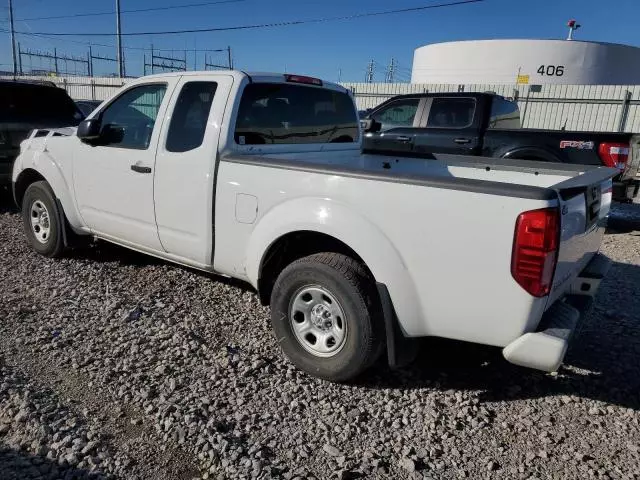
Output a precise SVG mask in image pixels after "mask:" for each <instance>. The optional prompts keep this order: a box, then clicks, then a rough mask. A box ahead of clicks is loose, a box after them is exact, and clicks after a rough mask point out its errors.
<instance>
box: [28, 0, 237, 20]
mask: <svg viewBox="0 0 640 480" xmlns="http://www.w3.org/2000/svg"><path fill="white" fill-rule="evenodd" d="M245 1H246V0H219V1H216V2H201V3H188V4H186V5H167V6H165V7H150V8H137V9H133V10H121V11H120V13H143V12H157V11H161V10H174V9H178V8H195V7H208V6H211V5H221V4H224V3H240V2H245ZM115 14H116V12H115V10H113V11H110V12H95V13H75V14H72V15H55V16H52V17H32V18H19V19H17V20H16V21H29V22H34V21H36V20H56V19H59V18H80V17H100V16H104V15H115Z"/></svg>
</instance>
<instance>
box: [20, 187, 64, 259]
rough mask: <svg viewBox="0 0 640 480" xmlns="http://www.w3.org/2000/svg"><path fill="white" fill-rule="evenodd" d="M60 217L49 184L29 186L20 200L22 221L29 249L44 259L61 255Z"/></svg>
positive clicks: (62, 248)
mask: <svg viewBox="0 0 640 480" xmlns="http://www.w3.org/2000/svg"><path fill="white" fill-rule="evenodd" d="M61 217H62V216H61V215H60V212H59V210H58V205H57V204H56V201H55V197H54V194H53V191H52V190H51V187H50V186H49V184H48V183H47V182H45V181H40V182H35V183H32V184H31V185H29V187H28V188H27V190H26V192H25V194H24V198H23V199H22V221H23V224H24V230H25V234H26V235H27V240H28V241H29V244H30V245H31V248H33V249H34V250H35V251H36V252H38V253H39V254H41V255H44V256H46V257H59V256H60V255H62V252H63V251H64V242H63V238H62V229H63V228H64V225H61V224H60V218H61Z"/></svg>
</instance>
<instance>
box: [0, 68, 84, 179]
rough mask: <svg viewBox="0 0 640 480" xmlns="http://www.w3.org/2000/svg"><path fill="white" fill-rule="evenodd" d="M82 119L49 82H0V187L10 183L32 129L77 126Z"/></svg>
mask: <svg viewBox="0 0 640 480" xmlns="http://www.w3.org/2000/svg"><path fill="white" fill-rule="evenodd" d="M83 118H84V115H83V114H82V113H81V112H80V110H78V108H77V107H76V105H75V104H74V103H73V100H72V99H71V97H69V95H68V94H67V92H66V91H64V90H63V89H62V88H58V87H56V86H55V85H53V84H50V83H48V82H47V83H45V82H40V83H38V82H29V81H12V80H0V187H2V186H3V185H4V186H6V185H8V184H10V183H11V170H12V168H13V160H14V159H15V158H16V157H17V156H18V153H20V142H22V141H23V140H24V139H25V138H27V137H28V136H29V133H30V132H31V131H32V130H33V129H36V128H56V127H75V126H77V125H78V123H80V121H81V120H82V119H83Z"/></svg>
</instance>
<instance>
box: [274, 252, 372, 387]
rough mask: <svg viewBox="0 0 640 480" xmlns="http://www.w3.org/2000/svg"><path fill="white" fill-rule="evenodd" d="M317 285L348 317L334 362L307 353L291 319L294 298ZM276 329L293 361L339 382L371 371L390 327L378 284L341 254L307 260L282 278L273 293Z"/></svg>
mask: <svg viewBox="0 0 640 480" xmlns="http://www.w3.org/2000/svg"><path fill="white" fill-rule="evenodd" d="M313 286H319V287H322V289H325V290H326V291H327V292H329V293H330V294H331V296H333V297H334V298H335V299H336V300H337V302H338V304H339V306H340V307H341V309H342V311H343V312H344V316H345V318H344V322H345V327H346V328H345V330H346V334H345V336H344V340H343V341H342V342H341V344H342V347H341V348H340V350H339V351H337V352H336V353H335V354H332V356H329V357H322V356H317V355H316V354H314V353H310V352H309V351H308V350H307V349H305V347H303V346H302V343H301V341H300V340H298V338H297V337H296V334H295V333H294V331H293V326H292V325H293V320H292V319H291V318H290V312H291V309H292V305H293V303H292V302H293V301H294V298H296V296H297V295H298V294H299V292H300V291H301V290H302V289H304V288H305V287H313ZM271 325H272V327H273V330H274V334H275V337H276V340H277V341H278V343H279V344H280V346H281V348H282V350H283V351H284V353H285V355H286V356H287V357H288V358H289V359H290V360H291V362H293V363H294V364H295V365H296V366H297V367H298V368H300V369H301V370H304V371H305V372H307V373H309V374H311V375H313V376H315V377H319V378H323V379H325V380H329V381H333V382H343V381H347V380H350V379H353V378H354V377H356V376H357V375H359V374H360V373H362V372H363V371H364V370H365V369H367V368H368V367H370V366H371V365H372V364H373V363H374V362H375V361H376V359H377V358H378V357H379V356H380V353H381V352H382V350H383V348H382V347H383V338H384V322H383V318H382V314H381V308H380V301H379V299H378V294H377V292H376V289H375V283H374V281H373V279H372V278H371V276H370V275H369V274H368V272H367V270H366V269H365V268H364V266H363V265H362V264H361V263H359V262H357V261H356V260H354V259H352V258H350V257H347V256H345V255H341V254H337V253H318V254H315V255H310V256H308V257H304V258H301V259H299V260H296V261H295V262H293V263H292V264H290V265H289V266H287V267H286V268H285V269H284V270H283V271H282V273H280V275H279V276H278V279H277V280H276V283H275V285H274V288H273V292H272V294H271Z"/></svg>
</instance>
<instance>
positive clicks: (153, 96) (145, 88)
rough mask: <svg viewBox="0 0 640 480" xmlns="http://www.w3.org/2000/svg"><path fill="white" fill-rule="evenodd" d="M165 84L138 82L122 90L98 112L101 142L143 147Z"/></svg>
mask: <svg viewBox="0 0 640 480" xmlns="http://www.w3.org/2000/svg"><path fill="white" fill-rule="evenodd" d="M166 90H167V86H166V85H164V84H154V85H141V86H139V87H134V88H132V89H130V90H127V91H126V92H124V93H123V94H122V95H120V97H118V98H116V100H114V101H113V102H112V103H111V104H109V105H108V106H107V107H106V108H105V109H104V110H103V111H102V112H101V113H100V123H101V125H102V127H101V132H100V138H101V141H102V145H104V146H110V147H120V148H131V149H137V150H146V149H147V148H149V143H150V142H151V135H152V134H153V128H154V126H155V122H156V118H157V117H158V111H159V110H160V105H162V99H163V98H164V94H165V92H166Z"/></svg>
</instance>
